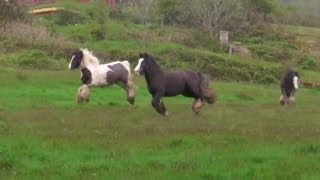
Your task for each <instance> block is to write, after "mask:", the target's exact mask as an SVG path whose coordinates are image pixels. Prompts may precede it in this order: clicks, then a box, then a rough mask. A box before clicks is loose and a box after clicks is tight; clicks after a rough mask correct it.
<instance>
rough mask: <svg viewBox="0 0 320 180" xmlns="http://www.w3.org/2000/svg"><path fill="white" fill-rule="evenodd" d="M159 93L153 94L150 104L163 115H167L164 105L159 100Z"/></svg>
mask: <svg viewBox="0 0 320 180" xmlns="http://www.w3.org/2000/svg"><path fill="white" fill-rule="evenodd" d="M161 97H162V96H161V95H160V94H156V95H154V96H153V99H152V102H151V103H152V106H153V107H154V108H155V109H156V111H157V112H158V113H160V114H162V115H164V116H168V115H169V112H168V111H167V109H166V107H165V106H164V104H163V102H161V101H160V99H161Z"/></svg>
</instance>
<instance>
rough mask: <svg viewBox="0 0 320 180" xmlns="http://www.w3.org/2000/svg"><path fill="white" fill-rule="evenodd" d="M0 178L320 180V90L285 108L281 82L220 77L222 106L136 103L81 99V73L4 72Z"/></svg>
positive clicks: (101, 93) (111, 92) (115, 91)
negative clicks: (197, 108) (163, 109)
mask: <svg viewBox="0 0 320 180" xmlns="http://www.w3.org/2000/svg"><path fill="white" fill-rule="evenodd" d="M0 82H1V88H0V94H1V96H0V177H1V178H4V179H43V178H45V179H60V178H61V179H102V178H108V179H319V178H320V173H319V172H320V165H319V160H320V143H319V138H320V121H319V119H320V113H319V107H318V104H319V102H320V91H319V90H312V89H304V88H301V89H300V90H299V92H298V94H297V105H296V106H295V107H280V105H279V104H278V98H279V88H278V85H276V84H272V85H254V84H249V83H227V82H213V83H212V85H213V87H214V89H215V90H216V91H217V93H218V101H217V103H216V104H215V105H213V106H209V105H206V106H205V107H204V108H203V109H202V111H201V114H200V115H198V116H196V115H194V114H193V113H192V111H191V103H192V100H191V99H187V98H183V97H176V98H165V99H164V100H165V103H166V105H167V107H168V109H169V111H170V112H171V116H170V117H163V116H161V115H159V114H157V113H156V112H155V110H153V108H152V107H151V105H150V104H151V102H150V101H151V98H150V95H149V94H148V92H147V90H146V85H145V81H144V79H143V78H141V77H135V82H136V83H137V93H138V95H137V98H136V105H135V106H130V105H129V103H127V101H126V97H125V92H124V91H123V90H120V88H118V87H116V86H113V87H109V88H101V89H94V90H93V93H92V98H91V102H90V103H88V104H84V105H78V104H76V101H75V92H76V90H77V88H78V86H79V84H80V81H79V72H78V71H74V72H70V71H34V70H30V71H29V70H13V69H10V68H1V71H0ZM1 178H0V179H1Z"/></svg>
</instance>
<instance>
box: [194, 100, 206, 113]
mask: <svg viewBox="0 0 320 180" xmlns="http://www.w3.org/2000/svg"><path fill="white" fill-rule="evenodd" d="M202 106H203V103H202V100H201V98H198V99H195V100H194V102H193V105H192V110H193V112H194V113H196V114H198V113H199V112H200V109H201V107H202Z"/></svg>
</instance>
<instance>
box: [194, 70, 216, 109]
mask: <svg viewBox="0 0 320 180" xmlns="http://www.w3.org/2000/svg"><path fill="white" fill-rule="evenodd" d="M198 76H199V78H200V90H201V96H202V98H203V99H204V100H205V101H206V102H207V103H209V104H213V103H214V102H215V101H216V94H215V92H214V91H213V90H212V89H211V88H210V87H209V77H208V76H207V75H206V74H203V73H198Z"/></svg>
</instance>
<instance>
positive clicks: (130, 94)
mask: <svg viewBox="0 0 320 180" xmlns="http://www.w3.org/2000/svg"><path fill="white" fill-rule="evenodd" d="M125 89H126V92H127V100H128V101H129V103H130V104H132V105H134V99H135V97H136V93H135V89H134V84H133V82H132V81H131V80H130V81H128V82H127V84H126V85H125Z"/></svg>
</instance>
